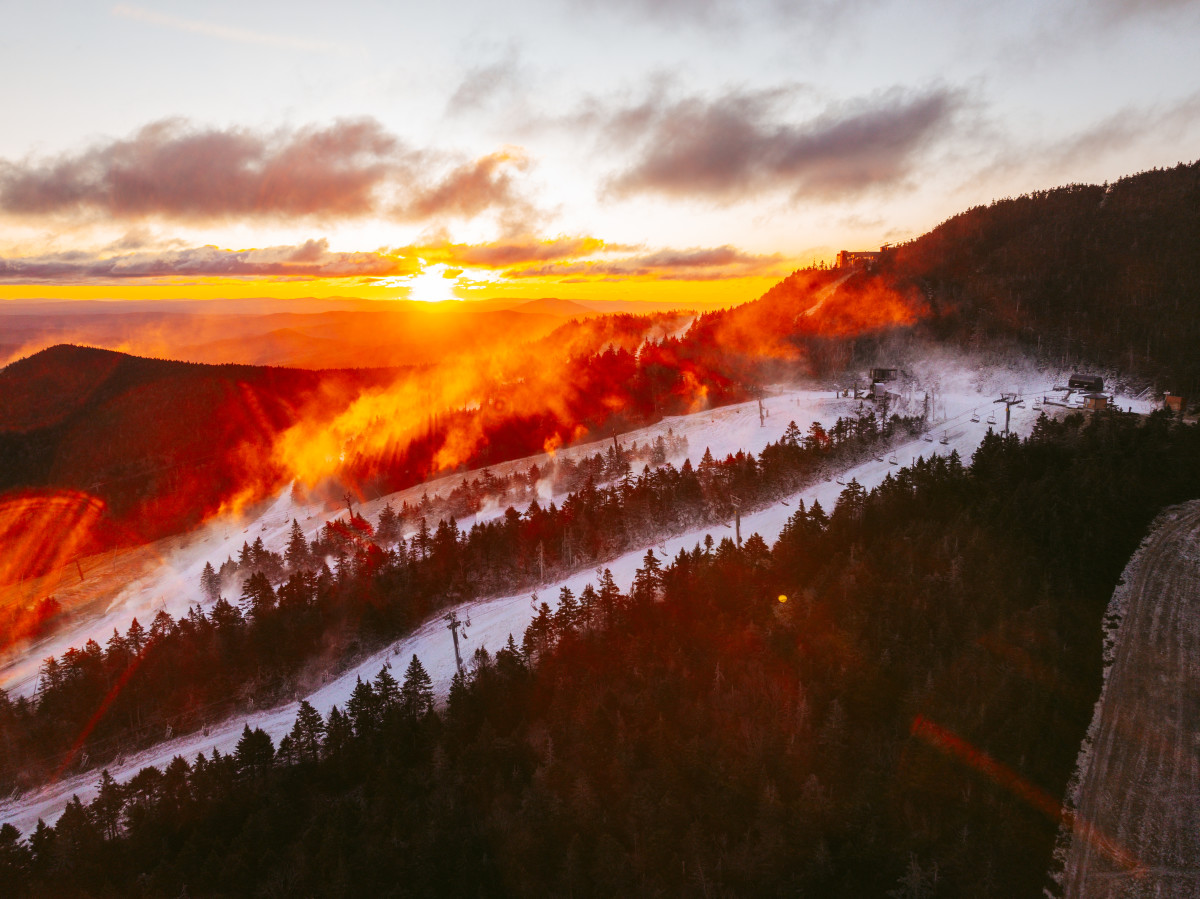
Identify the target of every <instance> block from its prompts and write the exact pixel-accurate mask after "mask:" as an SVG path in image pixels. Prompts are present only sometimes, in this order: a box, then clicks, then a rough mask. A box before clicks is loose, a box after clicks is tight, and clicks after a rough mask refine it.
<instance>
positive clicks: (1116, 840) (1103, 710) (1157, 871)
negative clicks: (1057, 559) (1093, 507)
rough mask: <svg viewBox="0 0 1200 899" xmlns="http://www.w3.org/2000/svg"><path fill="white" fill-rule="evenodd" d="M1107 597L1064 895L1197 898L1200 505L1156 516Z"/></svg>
mask: <svg viewBox="0 0 1200 899" xmlns="http://www.w3.org/2000/svg"><path fill="white" fill-rule="evenodd" d="M1122 594H1123V595H1122ZM1114 599H1115V600H1117V601H1118V605H1123V606H1124V609H1123V617H1122V620H1121V624H1120V626H1119V629H1118V630H1117V632H1116V643H1115V646H1114V650H1113V656H1112V667H1111V668H1110V670H1109V673H1108V679H1107V682H1106V686H1105V688H1104V693H1103V695H1102V699H1101V702H1100V704H1099V705H1098V708H1097V718H1096V720H1095V721H1094V722H1093V729H1092V731H1091V733H1090V736H1091V737H1092V740H1093V742H1092V746H1091V751H1090V754H1089V753H1087V750H1086V749H1085V758H1084V762H1083V769H1082V778H1081V781H1080V792H1079V795H1078V800H1077V814H1076V817H1075V821H1076V824H1075V828H1074V831H1073V833H1072V836H1071V841H1070V844H1069V848H1068V851H1067V857H1066V864H1065V870H1064V872H1063V887H1064V893H1065V895H1066V896H1067V897H1089V899H1095V897H1100V899H1105V897H1113V899H1115V897H1131V896H1154V897H1172V896H1200V501H1197V502H1192V503H1188V504H1186V505H1183V506H1179V507H1177V508H1175V509H1172V510H1170V511H1169V512H1167V513H1166V514H1164V516H1163V517H1162V518H1161V519H1160V521H1159V524H1158V527H1157V528H1156V529H1155V530H1154V531H1153V532H1152V533H1151V535H1150V536H1149V537H1148V538H1147V540H1146V542H1145V543H1144V544H1143V546H1142V549H1141V550H1140V551H1139V553H1138V555H1137V556H1135V557H1134V560H1133V561H1132V562H1131V563H1130V566H1129V567H1128V568H1127V569H1126V570H1125V576H1124V583H1123V585H1122V586H1121V587H1119V588H1118V595H1117V596H1116V597H1114ZM1088 755H1090V758H1088V757H1087V756H1088Z"/></svg>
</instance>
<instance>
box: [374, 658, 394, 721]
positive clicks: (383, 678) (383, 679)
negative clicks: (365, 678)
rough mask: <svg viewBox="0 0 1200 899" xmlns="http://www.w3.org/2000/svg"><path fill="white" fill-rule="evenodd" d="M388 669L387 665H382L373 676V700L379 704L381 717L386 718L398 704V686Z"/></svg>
mask: <svg viewBox="0 0 1200 899" xmlns="http://www.w3.org/2000/svg"><path fill="white" fill-rule="evenodd" d="M389 668H390V666H389V665H384V666H383V667H382V668H380V669H379V673H378V674H377V675H375V698H376V701H377V702H378V703H379V712H380V715H381V716H386V715H387V713H388V712H389V711H391V710H392V709H394V708H396V707H397V706H398V705H399V704H400V685H399V684H398V683H396V678H394V677H392V672H391V671H390V670H389Z"/></svg>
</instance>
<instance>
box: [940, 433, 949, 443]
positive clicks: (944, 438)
mask: <svg viewBox="0 0 1200 899" xmlns="http://www.w3.org/2000/svg"><path fill="white" fill-rule="evenodd" d="M938 442H939V443H941V445H942V446H949V445H950V432H949V431H942V439H941V440H940V441H938Z"/></svg>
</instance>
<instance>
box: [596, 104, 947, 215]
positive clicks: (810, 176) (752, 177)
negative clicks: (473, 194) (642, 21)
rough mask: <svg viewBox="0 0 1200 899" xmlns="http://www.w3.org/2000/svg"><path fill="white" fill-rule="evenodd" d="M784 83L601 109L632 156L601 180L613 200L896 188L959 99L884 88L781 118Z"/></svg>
mask: <svg viewBox="0 0 1200 899" xmlns="http://www.w3.org/2000/svg"><path fill="white" fill-rule="evenodd" d="M791 95H792V92H791V91H790V90H787V89H776V90H760V91H732V92H729V93H727V94H725V95H724V96H721V97H718V98H716V99H715V100H707V99H701V98H698V97H689V98H684V99H680V100H672V99H669V98H667V97H666V96H665V95H663V94H659V95H658V96H656V97H653V98H651V99H650V100H648V101H646V102H644V103H641V104H638V105H635V106H627V107H625V108H619V109H616V110H611V111H609V112H608V113H607V115H606V116H602V118H606V121H602V123H601V127H602V128H604V129H605V131H606V136H607V138H608V139H609V140H611V141H615V142H620V143H627V144H632V145H633V146H634V147H635V148H636V151H635V156H636V158H635V161H634V162H633V164H632V165H630V166H629V167H628V168H627V169H626V170H625V171H623V172H621V173H619V174H617V175H615V176H614V177H613V178H611V179H610V181H609V183H608V189H609V191H610V192H611V193H612V194H614V195H616V196H618V197H623V196H630V195H633V194H640V193H658V194H666V195H669V196H676V197H694V196H703V197H707V198H710V199H715V200H718V201H724V202H729V201H734V200H738V199H741V198H743V197H745V196H747V195H751V194H758V193H761V192H764V191H786V192H788V193H789V194H790V195H791V196H792V197H793V199H796V200H802V199H833V198H845V197H847V196H850V195H856V194H862V193H865V192H868V191H873V190H880V189H886V188H890V187H894V186H896V185H898V184H900V183H901V182H902V181H903V180H904V179H905V178H906V176H907V175H908V173H909V171H910V170H911V167H912V165H913V163H914V162H915V160H916V159H917V157H918V156H919V154H920V153H921V152H922V151H923V150H925V149H926V148H927V147H928V146H929V145H930V144H932V143H933V142H935V141H936V140H937V139H939V138H940V137H942V136H944V135H945V134H947V133H948V131H949V130H950V128H951V126H952V124H953V121H954V117H955V113H956V112H957V111H958V110H959V109H960V107H961V106H962V104H963V99H962V97H961V95H960V94H959V93H958V92H956V91H953V90H949V89H946V88H931V89H928V90H925V91H919V92H914V91H906V90H902V89H899V88H894V89H892V90H889V91H885V92H883V93H880V94H875V95H873V96H871V97H866V98H860V99H857V100H853V101H850V102H846V103H841V104H837V105H834V106H831V107H829V108H828V109H826V110H825V111H824V112H823V113H821V114H820V115H818V116H816V117H814V118H811V119H809V120H807V121H804V122H801V123H793V122H789V121H786V120H785V119H784V116H783V114H782V113H783V107H784V106H785V101H786V100H787V99H789V98H790V96H791Z"/></svg>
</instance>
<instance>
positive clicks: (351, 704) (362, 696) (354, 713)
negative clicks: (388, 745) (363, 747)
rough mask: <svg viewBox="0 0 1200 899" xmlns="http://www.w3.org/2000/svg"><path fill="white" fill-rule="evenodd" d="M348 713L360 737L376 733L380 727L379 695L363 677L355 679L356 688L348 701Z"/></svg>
mask: <svg viewBox="0 0 1200 899" xmlns="http://www.w3.org/2000/svg"><path fill="white" fill-rule="evenodd" d="M346 713H347V714H348V715H349V716H350V723H351V724H353V725H354V732H355V733H356V734H358V735H359V736H360V737H362V736H366V735H367V734H370V733H374V732H375V731H376V730H377V729H378V727H379V697H377V696H376V695H375V690H374V689H372V687H371V685H370V684H369V683H366V682H364V681H363V679H362V678H361V677H359V678H356V679H355V682H354V689H353V690H352V691H351V693H350V698H349V699H348V700H347V701H346Z"/></svg>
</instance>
